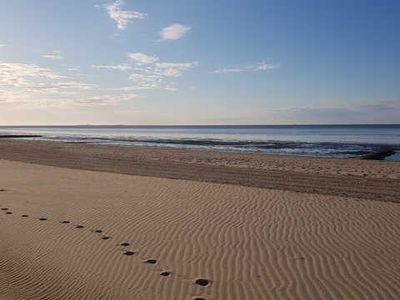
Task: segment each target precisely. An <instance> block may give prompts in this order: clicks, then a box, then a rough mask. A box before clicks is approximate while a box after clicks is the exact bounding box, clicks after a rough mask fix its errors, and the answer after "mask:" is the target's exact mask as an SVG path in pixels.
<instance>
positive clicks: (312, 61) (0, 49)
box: [0, 0, 400, 125]
mask: <svg viewBox="0 0 400 300" xmlns="http://www.w3.org/2000/svg"><path fill="white" fill-rule="evenodd" d="M399 15H400V2H399V1H395V0H391V1H390V0H379V1H378V0H375V1H372V0H347V1H344V0H335V1H334V0H332V1H330V0H323V1H322V0H308V1H305V0H250V1H245V0H241V1H239V0H229V1H228V0H219V1H215V0H214V1H211V0H171V1H156V0H155V1H145V0H125V1H122V0H109V1H100V0H80V1H70V0H57V1H54V0H13V1H6V0H1V1H0V106H1V110H0V124H3V125H7V124H314V123H399V121H400V55H399V53H400V39H399V38H398V37H399V33H400V18H399V17H398V16H399Z"/></svg>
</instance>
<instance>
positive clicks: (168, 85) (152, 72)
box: [129, 62, 197, 91]
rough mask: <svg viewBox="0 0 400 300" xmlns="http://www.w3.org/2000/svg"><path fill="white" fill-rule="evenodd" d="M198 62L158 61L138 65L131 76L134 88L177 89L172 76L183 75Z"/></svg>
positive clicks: (132, 87)
mask: <svg viewBox="0 0 400 300" xmlns="http://www.w3.org/2000/svg"><path fill="white" fill-rule="evenodd" d="M196 64H197V63H195V62H190V63H165V62H157V63H153V64H150V65H146V66H141V65H136V66H135V67H134V73H132V74H131V75H130V76H129V79H130V80H131V81H132V82H133V85H132V86H131V87H130V89H132V90H135V89H136V90H143V89H164V90H168V91H173V90H176V88H175V87H174V86H173V82H171V79H172V78H177V77H181V76H182V75H183V73H184V72H186V71H189V70H190V69H192V68H193V67H195V66H196Z"/></svg>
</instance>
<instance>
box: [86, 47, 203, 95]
mask: <svg viewBox="0 0 400 300" xmlns="http://www.w3.org/2000/svg"><path fill="white" fill-rule="evenodd" d="M128 58H129V59H130V61H131V64H122V65H92V68H95V69H107V70H116V71H128V70H132V72H131V73H130V74H129V76H128V79H129V80H130V81H132V83H133V84H132V85H130V86H125V87H120V88H109V89H108V90H111V91H124V92H127V91H134V90H152V89H163V90H167V91H176V90H177V88H176V87H175V86H174V79H176V78H178V77H181V76H182V75H183V74H184V73H185V72H187V71H189V70H191V69H192V68H194V67H195V66H196V65H197V62H184V63H177V62H163V61H160V58H159V57H157V56H153V55H148V54H145V53H141V52H134V53H129V54H128Z"/></svg>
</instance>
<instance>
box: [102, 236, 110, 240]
mask: <svg viewBox="0 0 400 300" xmlns="http://www.w3.org/2000/svg"><path fill="white" fill-rule="evenodd" d="M101 239H102V240H108V239H111V237H110V236H103V237H102V238H101Z"/></svg>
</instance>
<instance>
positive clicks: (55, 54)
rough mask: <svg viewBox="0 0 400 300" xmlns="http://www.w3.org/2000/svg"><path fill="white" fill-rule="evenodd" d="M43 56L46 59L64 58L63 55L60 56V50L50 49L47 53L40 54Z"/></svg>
mask: <svg viewBox="0 0 400 300" xmlns="http://www.w3.org/2000/svg"><path fill="white" fill-rule="evenodd" d="M42 57H43V58H48V59H54V60H61V59H64V57H63V56H62V52H61V51H58V50H55V51H52V52H50V53H48V54H45V55H42Z"/></svg>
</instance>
